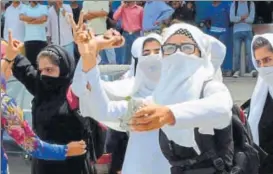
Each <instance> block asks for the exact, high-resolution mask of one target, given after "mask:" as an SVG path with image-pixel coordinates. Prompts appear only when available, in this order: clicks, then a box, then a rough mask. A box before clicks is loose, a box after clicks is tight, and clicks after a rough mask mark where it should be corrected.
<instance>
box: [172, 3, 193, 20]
mask: <svg viewBox="0 0 273 174" xmlns="http://www.w3.org/2000/svg"><path fill="white" fill-rule="evenodd" d="M169 3H170V5H171V6H172V8H173V9H174V10H175V11H174V13H173V15H172V20H179V21H182V22H186V23H190V24H193V25H195V4H194V2H193V1H188V2H184V1H170V2H169Z"/></svg>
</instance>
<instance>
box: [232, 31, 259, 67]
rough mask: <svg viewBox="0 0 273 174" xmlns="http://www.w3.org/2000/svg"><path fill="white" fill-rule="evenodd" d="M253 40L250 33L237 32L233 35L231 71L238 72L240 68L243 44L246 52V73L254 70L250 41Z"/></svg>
mask: <svg viewBox="0 0 273 174" xmlns="http://www.w3.org/2000/svg"><path fill="white" fill-rule="evenodd" d="M252 38H253V33H252V31H239V32H236V33H234V34H233V50H234V56H233V68H234V69H233V70H234V71H239V70H240V67H241V47H242V43H243V42H245V47H246V48H245V50H246V64H247V70H248V72H250V71H252V70H254V66H253V63H252V60H251V41H252Z"/></svg>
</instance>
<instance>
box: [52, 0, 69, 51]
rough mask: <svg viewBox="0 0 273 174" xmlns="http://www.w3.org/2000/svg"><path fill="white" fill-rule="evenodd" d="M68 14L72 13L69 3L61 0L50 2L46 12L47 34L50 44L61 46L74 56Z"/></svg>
mask: <svg viewBox="0 0 273 174" xmlns="http://www.w3.org/2000/svg"><path fill="white" fill-rule="evenodd" d="M69 15H73V12H72V8H71V7H70V5H68V4H63V1H62V0H58V1H56V2H52V6H51V7H50V8H49V12H48V25H47V27H48V28H47V36H48V42H49V43H50V44H54V45H59V46H62V47H63V48H64V49H65V50H66V51H67V52H68V53H69V54H70V55H71V56H74V38H73V36H72V28H71V24H70V22H69V18H68V17H69Z"/></svg>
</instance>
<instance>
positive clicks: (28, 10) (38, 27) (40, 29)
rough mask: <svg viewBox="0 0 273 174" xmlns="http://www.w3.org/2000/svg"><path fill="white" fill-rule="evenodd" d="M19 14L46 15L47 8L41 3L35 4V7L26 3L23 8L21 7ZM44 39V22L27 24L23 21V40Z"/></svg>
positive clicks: (30, 15)
mask: <svg viewBox="0 0 273 174" xmlns="http://www.w3.org/2000/svg"><path fill="white" fill-rule="evenodd" d="M20 14H23V15H26V16H28V17H35V18H39V17H42V16H48V10H47V8H45V6H44V5H41V4H37V5H36V6H35V7H32V6H31V5H26V6H25V7H24V8H22V10H21V12H20ZM46 40H47V39H46V22H45V23H43V24H28V23H26V22H25V39H24V41H25V42H26V41H46Z"/></svg>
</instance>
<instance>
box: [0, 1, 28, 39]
mask: <svg viewBox="0 0 273 174" xmlns="http://www.w3.org/2000/svg"><path fill="white" fill-rule="evenodd" d="M24 7H25V4H23V3H22V2H20V1H12V3H11V5H10V6H8V7H7V9H6V11H5V13H3V14H4V19H5V24H4V26H2V27H4V39H5V40H8V30H12V31H13V33H14V34H13V35H14V38H15V39H16V40H19V41H20V42H23V41H24V36H25V24H24V22H23V21H21V20H20V18H19V16H20V13H21V11H22V10H23V8H24Z"/></svg>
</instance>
